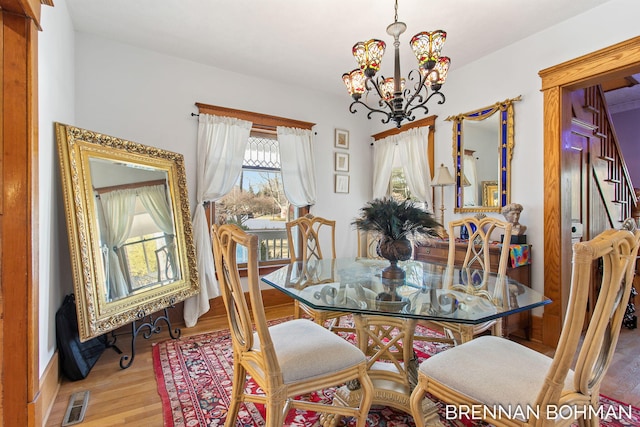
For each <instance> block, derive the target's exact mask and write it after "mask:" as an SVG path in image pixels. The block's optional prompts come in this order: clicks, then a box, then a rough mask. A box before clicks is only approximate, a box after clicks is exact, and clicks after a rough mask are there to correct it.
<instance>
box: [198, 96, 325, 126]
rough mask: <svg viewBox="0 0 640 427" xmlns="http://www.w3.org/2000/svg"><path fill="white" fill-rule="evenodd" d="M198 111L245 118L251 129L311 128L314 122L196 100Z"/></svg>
mask: <svg viewBox="0 0 640 427" xmlns="http://www.w3.org/2000/svg"><path fill="white" fill-rule="evenodd" d="M196 107H198V112H200V113H204V114H212V115H215V116H225V117H233V118H235V119H240V120H247V121H250V122H252V123H253V127H252V130H271V131H273V130H275V128H276V127H278V126H286V127H292V128H299V129H308V130H311V128H312V127H314V126H315V125H316V124H315V123H310V122H303V121H301V120H294V119H287V118H284V117H278V116H270V115H268V114H262V113H254V112H251V111H244V110H234V109H233V108H226V107H219V106H216V105H208V104H203V103H200V102H196Z"/></svg>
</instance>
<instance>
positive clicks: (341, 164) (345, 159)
mask: <svg viewBox="0 0 640 427" xmlns="http://www.w3.org/2000/svg"><path fill="white" fill-rule="evenodd" d="M334 163H335V171H336V172H349V154H347V153H340V152H336V153H335V161H334Z"/></svg>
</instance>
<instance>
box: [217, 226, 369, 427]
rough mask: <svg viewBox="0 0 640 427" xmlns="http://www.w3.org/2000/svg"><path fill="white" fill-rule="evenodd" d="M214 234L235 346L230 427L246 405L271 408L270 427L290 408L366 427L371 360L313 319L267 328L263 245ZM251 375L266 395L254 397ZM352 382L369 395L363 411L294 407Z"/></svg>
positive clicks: (251, 238) (236, 233)
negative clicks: (243, 262)
mask: <svg viewBox="0 0 640 427" xmlns="http://www.w3.org/2000/svg"><path fill="white" fill-rule="evenodd" d="M213 229H214V233H213V243H214V256H215V263H216V273H217V276H218V280H219V282H220V289H221V293H222V298H223V300H224V304H225V307H226V311H227V318H228V320H229V326H230V331H231V340H232V344H233V366H234V372H233V388H232V395H231V399H230V404H229V411H228V413H227V418H226V421H225V426H227V427H230V426H234V425H236V418H237V416H238V411H239V409H240V404H241V403H242V402H246V401H248V402H257V403H262V404H264V405H265V407H266V416H265V423H266V425H267V426H271V427H275V426H281V425H283V423H284V420H285V416H286V414H287V412H288V411H289V409H290V408H297V409H301V410H308V411H315V412H320V413H322V415H321V422H324V421H323V420H327V419H328V418H327V417H334V416H336V415H337V416H352V417H356V418H357V426H358V427H364V426H365V425H366V421H367V414H368V412H369V408H370V406H371V401H372V396H373V384H372V382H371V379H370V378H369V376H368V374H367V359H366V357H365V355H364V353H363V352H362V351H361V350H359V349H358V348H357V347H356V346H354V345H353V344H351V343H349V342H347V341H346V340H344V339H342V338H341V337H339V336H337V335H336V334H334V333H332V332H330V331H328V330H327V329H325V328H323V327H321V326H319V325H317V324H315V323H313V322H312V321H310V320H308V319H294V320H291V321H285V322H282V323H279V324H275V325H273V326H268V324H267V319H266V316H265V312H264V305H263V302H262V295H261V292H260V286H259V283H258V280H259V278H258V237H257V236H256V235H251V234H247V233H246V232H244V231H243V230H242V229H240V228H239V227H238V226H236V225H235V224H226V225H214V228H213ZM240 248H242V249H243V250H246V253H247V275H248V277H247V279H248V287H249V300H250V308H249V303H248V301H247V299H246V298H245V294H244V291H243V286H242V283H241V281H240V275H239V272H238V264H237V262H238V260H237V256H238V250H239V249H240ZM252 318H253V322H252V320H251V319H252ZM254 328H255V329H254ZM247 374H248V375H249V376H250V377H251V378H253V380H254V381H255V382H256V383H257V385H258V386H259V388H260V389H262V391H263V393H264V394H260V395H258V394H252V393H251V392H250V388H249V387H247V386H246V381H247ZM352 380H357V381H358V382H359V383H360V385H361V388H362V394H361V396H362V398H361V399H360V401H359V402H358V403H359V405H357V407H346V406H341V405H337V406H335V405H330V404H321V403H317V402H312V401H309V400H298V399H294V397H297V396H302V395H306V394H309V393H311V392H313V391H317V390H323V389H326V388H329V387H336V386H339V385H341V384H344V383H346V382H348V381H352ZM329 421H331V420H330V419H329Z"/></svg>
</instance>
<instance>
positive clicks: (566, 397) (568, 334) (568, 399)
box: [538, 230, 640, 405]
mask: <svg viewBox="0 0 640 427" xmlns="http://www.w3.org/2000/svg"><path fill="white" fill-rule="evenodd" d="M639 241H640V231H638V230H633V231H629V230H606V231H604V232H602V233H601V234H599V235H598V236H596V237H595V238H594V239H592V240H590V241H587V242H579V243H575V244H574V245H573V269H572V276H571V289H570V293H569V302H568V305H567V313H566V316H565V320H564V326H563V328H562V333H561V335H560V340H559V342H558V347H557V349H556V353H555V356H554V359H553V363H552V365H551V367H550V369H549V372H548V374H547V377H546V380H545V387H544V388H543V389H542V390H541V392H540V394H539V395H538V403H539V404H541V405H547V404H555V403H556V402H559V404H560V405H563V404H565V403H567V404H569V403H575V402H576V401H577V402H580V401H582V402H590V403H591V404H593V405H596V404H597V401H598V396H599V388H600V383H601V381H602V378H603V377H604V375H605V373H606V372H607V369H608V367H609V364H610V363H611V358H612V357H613V353H614V351H615V347H616V344H617V342H618V336H619V334H620V327H621V325H622V319H623V317H624V314H625V311H626V306H627V302H628V300H629V294H630V293H631V286H632V281H633V276H634V270H635V261H636V256H637V253H638V242H639ZM596 270H597V272H598V274H597V275H596V276H595V277H594V279H596V280H597V279H600V287H599V289H600V290H599V293H598V295H597V299H596V303H595V309H594V312H593V314H592V317H591V320H590V322H589V325H588V327H587V331H586V333H585V335H584V340H583V341H582V346H581V347H580V352H579V353H578V356H577V359H576V351H577V348H578V345H579V343H580V340H581V337H582V332H583V325H584V321H585V314H586V311H587V304H588V299H589V288H590V286H592V284H591V282H592V280H591V279H592V274H593V272H594V271H596ZM574 361H576V362H575V367H574V375H573V386H574V389H575V392H574V393H566V392H565V393H562V389H563V383H564V381H565V378H566V377H567V374H568V372H569V369H570V367H571V365H572V364H573V362H574Z"/></svg>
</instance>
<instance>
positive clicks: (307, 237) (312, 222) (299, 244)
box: [286, 214, 336, 261]
mask: <svg viewBox="0 0 640 427" xmlns="http://www.w3.org/2000/svg"><path fill="white" fill-rule="evenodd" d="M286 227H287V238H288V240H289V256H290V258H291V261H309V260H314V259H322V257H323V253H322V248H323V247H324V248H325V249H326V247H327V246H328V247H329V250H330V251H331V253H330V254H327V256H329V255H330V256H331V258H335V257H336V222H335V221H333V220H328V219H325V218H322V217H319V216H313V215H310V214H309V215H305V216H303V217H300V218H298V219H294V220H293V221H289V222H287V224H286ZM298 237H299V240H298V239H297V238H298ZM321 242H322V244H321Z"/></svg>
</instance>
